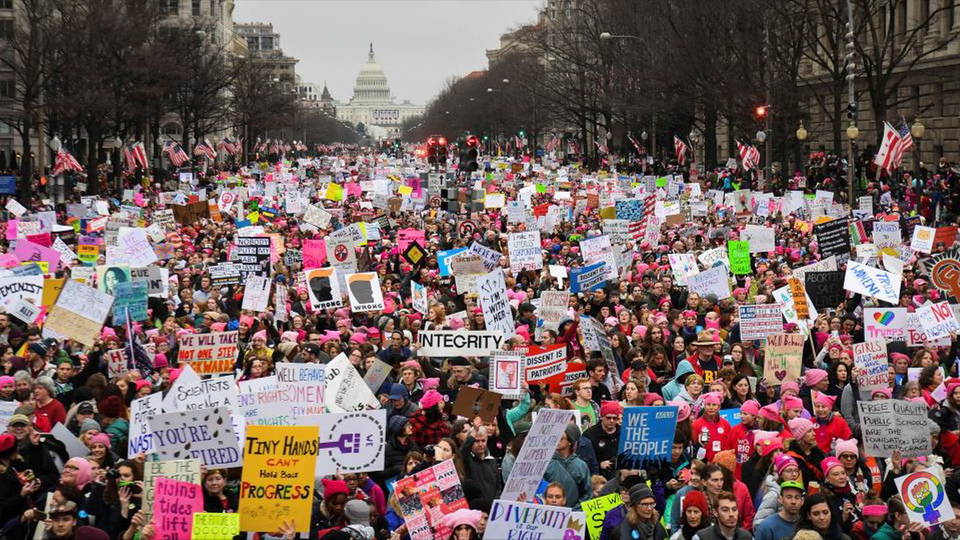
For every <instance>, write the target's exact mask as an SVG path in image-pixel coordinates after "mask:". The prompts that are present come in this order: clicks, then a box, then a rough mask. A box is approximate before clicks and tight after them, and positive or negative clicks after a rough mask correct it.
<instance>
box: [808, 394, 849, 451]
mask: <svg viewBox="0 0 960 540" xmlns="http://www.w3.org/2000/svg"><path fill="white" fill-rule="evenodd" d="M813 394H814V395H813V413H814V423H815V424H816V428H815V432H816V435H817V446H818V447H819V448H820V450H822V451H823V452H824V453H828V452H830V448H831V447H832V446H833V442H834V441H835V440H838V439H849V438H850V437H852V436H853V431H851V430H850V426H849V425H848V424H847V421H846V420H845V419H844V418H843V417H842V416H840V415H839V414H835V413H834V403H835V402H836V401H837V398H836V397H834V396H831V395H827V394H822V393H820V392H816V391H814V393H813Z"/></svg>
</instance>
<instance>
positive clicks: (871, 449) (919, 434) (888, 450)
mask: <svg viewBox="0 0 960 540" xmlns="http://www.w3.org/2000/svg"><path fill="white" fill-rule="evenodd" d="M857 407H859V411H860V429H861V433H862V434H863V448H864V451H865V452H866V455H869V456H874V457H890V456H891V455H892V454H893V452H896V451H899V452H900V454H901V455H902V456H903V457H905V458H908V457H918V456H925V455H927V454H929V453H930V452H931V451H932V446H931V442H930V427H929V425H928V424H927V406H926V404H925V403H913V402H910V401H903V400H899V399H882V400H879V401H859V402H857Z"/></svg>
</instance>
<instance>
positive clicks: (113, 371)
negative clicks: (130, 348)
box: [103, 349, 128, 379]
mask: <svg viewBox="0 0 960 540" xmlns="http://www.w3.org/2000/svg"><path fill="white" fill-rule="evenodd" d="M103 356H104V358H105V359H106V361H107V376H108V377H109V378H110V379H113V378H114V377H119V376H121V375H123V374H125V373H126V372H127V369H128V367H127V351H126V350H125V349H115V350H112V351H106V352H105V353H103Z"/></svg>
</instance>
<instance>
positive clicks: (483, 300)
mask: <svg viewBox="0 0 960 540" xmlns="http://www.w3.org/2000/svg"><path fill="white" fill-rule="evenodd" d="M477 288H478V289H479V293H480V294H479V296H480V308H481V309H482V310H483V319H484V322H485V323H486V327H487V328H488V329H490V330H493V331H495V332H500V333H502V334H504V335H507V336H511V337H512V336H513V334H514V325H513V311H511V309H510V302H509V300H508V299H507V286H506V283H505V282H504V279H503V270H500V269H499V268H498V269H496V270H494V271H493V272H490V273H489V274H486V275H484V276H482V277H480V278H479V279H478V280H477Z"/></svg>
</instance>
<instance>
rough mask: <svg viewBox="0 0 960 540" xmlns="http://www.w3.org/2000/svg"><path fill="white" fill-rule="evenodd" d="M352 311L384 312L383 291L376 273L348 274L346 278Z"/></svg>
mask: <svg viewBox="0 0 960 540" xmlns="http://www.w3.org/2000/svg"><path fill="white" fill-rule="evenodd" d="M346 285H347V294H348V295H349V297H350V309H351V310H353V311H381V310H383V306H384V305H383V291H382V290H381V289H380V278H379V277H378V276H377V274H376V272H363V273H360V274H348V275H347V277H346Z"/></svg>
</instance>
